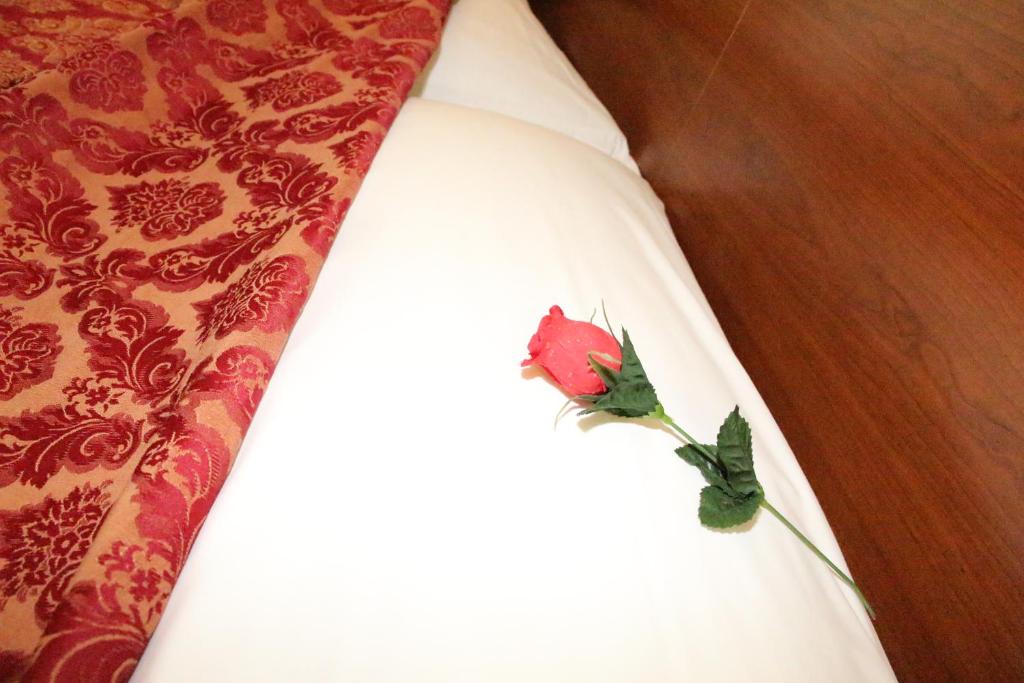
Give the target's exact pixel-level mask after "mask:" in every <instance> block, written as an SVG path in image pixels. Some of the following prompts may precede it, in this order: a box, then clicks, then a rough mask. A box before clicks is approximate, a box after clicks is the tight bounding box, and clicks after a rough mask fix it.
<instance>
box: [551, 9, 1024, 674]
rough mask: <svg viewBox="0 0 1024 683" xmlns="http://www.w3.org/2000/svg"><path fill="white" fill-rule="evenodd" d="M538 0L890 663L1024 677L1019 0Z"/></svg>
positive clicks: (913, 670)
mask: <svg viewBox="0 0 1024 683" xmlns="http://www.w3.org/2000/svg"><path fill="white" fill-rule="evenodd" d="M532 4H533V5H534V10H535V11H536V12H537V14H538V15H539V16H540V18H541V20H542V21H543V22H544V23H545V25H546V26H547V28H548V30H549V31H550V32H551V33H552V35H553V36H554V37H555V39H556V41H557V42H558V43H559V44H560V45H561V46H562V48H563V49H564V50H565V51H566V52H567V54H568V55H569V56H570V58H571V59H572V60H573V62H574V63H575V64H576V65H577V68H578V69H579V70H580V72H581V73H582V74H583V75H584V77H585V78H586V79H587V80H588V82H589V83H590V84H591V86H592V87H593V89H594V90H595V91H596V92H597V94H598V96H599V97H601V99H602V100H603V101H604V102H605V103H606V104H607V106H608V107H609V109H610V110H611V112H612V114H613V115H614V116H615V118H616V119H617V120H618V121H619V123H620V125H621V126H622V128H623V129H624V131H625V133H626V135H627V137H628V138H629V140H630V143H631V146H632V149H633V153H634V156H636V158H637V160H638V161H639V163H640V166H641V168H642V170H643V173H644V175H645V176H646V177H647V178H648V179H649V180H650V181H651V183H652V184H653V185H654V187H655V189H656V190H657V191H658V193H659V194H660V196H661V197H662V199H663V200H664V201H665V202H666V204H667V207H668V210H669V215H670V217H671V218H672V221H673V226H674V228H675V231H676V235H677V237H678V239H679V242H680V243H681V245H682V247H683V250H684V251H685V252H686V254H687V256H688V258H689V260H690V262H691V263H692V265H693V268H694V270H695V271H696V273H697V277H698V279H699V280H700V283H701V285H702V286H703V287H704V289H705V291H706V293H707V295H708V298H709V299H710V301H711V304H712V306H713V307H714V309H715V311H716V312H717V314H718V316H719V318H720V320H721V322H722V325H723V327H724V328H725V331H726V333H727V334H728V336H729V338H730V340H731V342H732V344H733V346H734V348H735V349H736V352H737V354H738V355H739V357H740V359H741V360H742V361H743V364H744V365H745V366H746V368H747V370H748V371H749V372H750V374H751V375H752V376H753V378H754V381H755V383H756V384H757V386H758V388H759V389H760V391H761V393H762V394H763V395H764V398H765V400H766V401H767V402H768V405H769V406H770V407H771V409H772V411H773V412H774V414H775V416H776V418H777V419H778V421H779V423H780V424H781V426H782V430H783V432H784V433H785V434H786V436H787V437H788V439H789V441H790V443H791V444H792V446H793V448H794V450H795V451H796V454H797V457H798V458H799V460H800V463H801V465H802V466H803V468H804V470H805V471H806V472H807V475H808V477H809V478H810V480H811V483H812V485H813V486H814V489H815V491H816V492H817V493H818V496H819V498H820V499H821V502H822V505H823V506H824V508H825V512H826V514H827V515H828V517H829V520H830V521H831V522H832V525H833V527H834V528H835V531H836V534H837V535H838V537H839V541H840V543H841V544H842V545H843V547H844V549H845V551H846V555H847V559H848V560H849V562H850V564H851V566H852V569H853V572H854V574H855V576H856V577H857V578H858V581H859V582H860V584H861V585H862V586H863V587H864V589H865V591H866V592H867V594H868V595H869V596H870V597H871V599H872V600H873V602H874V603H875V606H876V607H877V608H878V612H879V618H878V621H877V623H876V627H877V629H878V633H879V636H880V637H881V639H882V642H883V644H884V645H885V648H886V651H887V652H888V654H889V658H890V660H891V661H892V664H893V667H894V668H895V670H896V673H897V675H898V676H899V678H900V680H902V681H927V682H929V683H930V682H933V681H957V682H960V681H986V682H988V681H1024V2H1021V0H884V1H883V0H750V1H749V2H747V0H711V1H709V0H644V1H642V2H641V1H639V0H534V1H533V2H532ZM779 626H780V625H779V624H778V623H774V622H773V628H777V627H779Z"/></svg>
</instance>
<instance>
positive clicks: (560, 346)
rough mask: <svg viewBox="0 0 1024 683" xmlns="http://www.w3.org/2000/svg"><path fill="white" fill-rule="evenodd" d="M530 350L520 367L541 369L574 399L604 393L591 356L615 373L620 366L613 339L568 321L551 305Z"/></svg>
mask: <svg viewBox="0 0 1024 683" xmlns="http://www.w3.org/2000/svg"><path fill="white" fill-rule="evenodd" d="M529 350H530V357H529V358H527V359H526V360H524V361H523V363H522V365H523V367H526V366H529V365H539V366H541V367H542V368H544V370H545V371H546V372H547V373H548V374H549V375H550V376H551V379H553V380H554V381H555V383H556V384H558V386H560V387H561V388H562V390H564V391H565V392H567V393H569V394H572V395H573V396H580V395H596V394H602V393H604V392H605V391H606V390H607V387H605V385H604V382H603V381H602V380H601V378H600V377H599V376H598V374H597V373H596V372H594V369H593V368H592V367H590V362H589V357H590V356H592V357H593V358H594V360H595V361H597V362H598V363H600V364H601V365H604V366H605V367H608V368H611V369H612V370H616V371H617V370H619V368H620V367H621V365H622V349H621V348H620V347H619V342H617V341H616V340H615V337H613V336H612V335H610V334H608V333H607V332H605V331H604V330H602V329H601V328H600V327H598V326H597V325H594V324H591V323H585V322H582V321H579V320H569V319H568V318H566V317H565V314H564V313H562V309H561V308H559V307H558V306H552V307H551V311H550V312H549V313H548V315H546V316H544V317H543V318H541V321H540V325H539V326H538V327H537V333H536V334H534V335H533V338H532V339H530V346H529ZM609 357H610V358H609ZM611 359H614V361H613V360H611Z"/></svg>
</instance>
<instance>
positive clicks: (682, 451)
mask: <svg viewBox="0 0 1024 683" xmlns="http://www.w3.org/2000/svg"><path fill="white" fill-rule="evenodd" d="M704 450H706V451H707V454H705V453H702V452H701V450H700V449H699V448H697V447H696V446H695V445H693V444H687V445H686V446H683V447H682V448H677V449H676V455H678V456H679V457H680V458H682V459H683V460H685V461H686V462H688V463H689V464H691V465H693V466H694V467H696V468H697V470H698V471H699V472H700V473H701V476H703V477H704V481H706V482H707V483H708V486H706V487H705V488H704V490H702V491H701V492H700V508H699V509H698V511H697V514H698V516H699V517H700V521H701V523H702V524H704V525H706V526H709V527H713V528H715V529H724V528H726V527H730V526H735V525H737V524H743V523H744V522H747V521H749V520H750V519H751V518H752V517H753V516H754V513H755V512H757V508H758V507H759V506H760V504H761V501H762V500H764V490H763V489H762V488H761V484H760V483H759V482H758V481H757V477H756V476H755V475H754V453H753V442H752V439H751V434H750V425H749V424H747V421H746V420H744V419H743V417H742V416H741V415H740V409H739V408H738V407H737V408H735V409H733V411H732V412H731V413H729V416H728V417H727V418H725V422H723V423H722V426H721V428H720V429H719V430H718V444H717V445H715V446H711V445H707V444H705V445H704Z"/></svg>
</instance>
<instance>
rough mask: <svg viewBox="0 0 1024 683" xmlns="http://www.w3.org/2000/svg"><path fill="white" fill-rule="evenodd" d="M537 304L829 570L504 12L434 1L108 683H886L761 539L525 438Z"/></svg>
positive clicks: (600, 165)
mask: <svg viewBox="0 0 1024 683" xmlns="http://www.w3.org/2000/svg"><path fill="white" fill-rule="evenodd" d="M553 304H558V305H560V306H562V307H563V308H564V309H565V311H566V313H567V314H569V315H570V316H571V317H576V318H584V319H586V318H589V317H590V316H591V314H592V313H593V312H594V311H595V310H596V309H598V308H599V307H600V306H601V305H602V304H603V305H604V306H605V307H606V309H607V311H608V314H609V316H610V317H611V319H612V321H613V322H614V323H615V324H616V325H619V324H621V325H625V326H626V327H627V328H628V329H629V331H630V333H631V335H632V337H633V339H634V341H635V342H636V344H637V346H638V348H639V349H640V351H641V353H642V355H643V358H644V361H645V365H646V366H647V369H648V372H649V373H650V375H651V377H652V378H653V379H654V380H655V382H656V383H657V384H658V388H659V393H660V396H661V399H662V401H663V402H664V403H665V404H666V406H668V407H670V409H671V410H672V411H673V414H674V416H675V417H676V419H677V420H678V421H680V422H681V423H683V424H685V425H687V426H688V427H689V428H690V429H691V431H693V432H696V433H698V438H708V439H710V438H712V437H713V432H714V430H715V429H716V426H717V424H718V423H719V422H720V420H721V417H722V415H724V414H725V413H727V412H728V410H729V409H731V408H732V406H733V405H739V406H740V407H741V408H742V410H743V411H744V414H745V415H746V416H747V417H748V419H749V420H750V422H751V425H752V427H753V432H754V448H755V457H756V463H757V466H758V469H759V476H760V479H761V481H762V482H763V484H764V486H765V488H766V489H767V491H768V492H769V493H770V494H771V495H772V496H773V497H774V499H775V502H776V504H777V506H778V507H780V508H781V509H783V511H784V512H785V514H787V515H788V516H789V518H790V519H792V520H793V521H794V522H795V523H797V525H798V526H800V527H801V528H802V529H803V530H804V531H805V532H806V533H807V534H808V535H809V536H810V537H811V538H813V539H814V540H815V542H817V543H818V544H819V546H820V547H821V548H822V549H823V550H824V551H825V552H826V553H827V554H829V555H830V556H832V557H834V558H839V559H840V563H841V552H840V549H839V548H838V547H837V545H836V543H835V540H834V538H833V536H832V533H831V531H830V529H829V526H828V523H827V521H826V520H825V518H824V516H823V514H822V512H821V509H820V507H819V506H818V503H817V501H816V499H815V497H814V493H813V491H812V490H811V489H810V486H809V485H808V483H807V481H806V479H805V478H804V476H803V474H802V472H801V470H800V468H799V466H798V465H797V463H796V460H795V459H794V457H793V454H792V453H791V452H790V450H789V448H788V446H787V444H786V441H785V439H784V437H783V436H782V434H781V433H780V431H779V429H778V428H777V426H776V425H775V422H774V421H773V419H772V417H771V415H770V413H769V412H768V410H767V408H766V407H765V405H764V404H763V402H762V401H761V399H760V397H759V395H758V393H757V390H756V389H755V387H754V386H753V385H752V383H751V382H750V380H749V378H748V377H747V375H746V374H745V372H744V370H743V368H742V367H741V366H740V364H739V363H738V361H737V360H736V358H735V356H734V355H733V353H732V351H731V350H730V348H729V344H728V342H727V340H726V339H725V337H724V335H723V334H722V332H721V330H720V328H719V327H718V324H717V323H716V321H715V317H714V314H713V312H712V311H711V309H710V307H709V306H708V304H707V302H706V300H705V299H704V296H703V295H702V293H701V290H700V288H699V286H698V284H697V282H696V280H695V279H694V277H693V275H692V273H691V271H690V269H689V267H688V265H687V263H686V260H685V258H684V257H683V255H682V253H681V252H680V251H679V249H678V246H677V245H676V242H675V240H674V238H673V236H672V233H671V230H670V229H669V226H668V222H667V219H666V217H665V214H664V210H663V207H662V205H661V203H660V202H659V200H658V199H657V197H656V196H654V194H653V193H652V191H651V190H650V188H649V186H648V185H647V183H646V182H645V181H644V180H643V179H642V178H641V177H640V176H639V174H638V173H637V171H636V166H635V164H634V163H633V161H632V159H631V158H630V157H629V154H628V147H627V145H626V142H625V139H624V137H623V136H622V134H621V132H619V130H618V128H617V127H616V126H615V123H614V121H613V120H612V119H611V117H610V116H609V115H608V113H607V111H605V110H604V108H603V107H602V106H601V105H600V103H599V102H598V101H597V99H596V98H595V97H594V96H593V94H592V93H590V91H589V89H588V88H587V87H586V85H585V84H584V83H583V81H582V80H581V79H580V77H579V76H578V75H577V74H576V73H575V72H574V71H573V69H572V67H571V66H570V65H569V63H568V62H567V60H566V59H565V57H564V56H563V55H562V54H561V53H560V52H559V51H558V50H557V48H556V47H555V46H554V45H553V43H551V41H550V39H549V38H548V37H547V36H546V35H545V34H544V32H543V29H542V28H541V27H540V25H539V24H538V23H537V21H536V20H535V19H534V18H533V16H532V15H531V14H530V12H529V9H528V7H527V5H526V3H525V0H523V1H520V0H460V1H459V2H457V3H456V4H455V6H454V7H453V9H452V11H451V14H450V17H449V20H448V24H447V27H446V30H445V35H444V38H443V40H442V43H441V46H440V49H439V50H438V52H437V54H436V55H435V58H434V60H433V62H432V63H431V64H430V65H428V68H427V70H426V71H425V72H424V74H423V75H421V77H420V79H419V80H418V81H417V83H416V84H415V86H414V87H413V96H412V97H410V99H409V100H408V101H407V102H406V104H405V105H404V107H403V108H402V110H401V112H400V113H399V115H398V117H397V119H396V120H395V122H394V124H393V125H392V127H391V130H390V132H389V134H388V135H387V137H386V139H385V140H384V143H383V145H382V146H381V148H380V150H379V152H378V153H377V156H376V158H375V159H374V161H373V165H372V167H371V168H370V171H369V173H368V174H367V176H366V179H365V182H364V183H363V186H362V188H361V189H360V191H359V194H358V196H357V198H356V200H355V202H354V203H353V205H352V207H351V209H350V211H349V213H348V215H347V217H346V218H345V220H344V223H343V227H342V229H341V230H340V232H339V233H338V237H337V239H336V241H335V244H334V246H333V247H332V251H331V254H330V257H329V258H328V259H327V260H326V262H325V265H324V267H323V269H322V271H321V272H320V275H319V278H318V280H317V282H316V285H315V287H314V288H313V291H312V295H311V297H310V298H309V300H308V302H307V303H306V305H305V308H304V311H303V313H302V315H301V316H300V317H299V318H298V321H297V323H296V324H295V327H294V328H293V329H292V331H291V335H290V337H289V339H288V342H287V346H286V348H285V351H284V354H283V355H282V357H281V360H280V362H279V364H278V366H277V368H276V370H275V371H274V377H273V381H272V382H271V383H270V384H269V387H268V389H267V391H266V394H265V395H264V397H263V399H262V402H261V404H260V408H259V410H258V412H257V413H256V415H255V417H254V419H253V421H252V424H251V426H250V428H249V431H248V434H247V436H246V438H245V441H244V442H243V445H242V448H241V450H240V452H239V454H238V457H237V459H236V461H235V464H234V466H233V469H232V471H231V474H230V476H229V477H228V479H227V482H226V484H225V485H224V487H223V489H222V490H221V492H220V494H219V496H218V497H217V500H216V503H215V504H214V505H213V507H212V509H211V510H210V513H209V516H208V517H207V519H206V522H205V525H204V527H203V529H202V532H201V533H200V534H199V536H198V538H197V540H196V541H195V544H194V545H193V547H192V550H191V554H190V555H189V559H188V561H187V563H186V564H185V567H184V570H183V572H182V573H181V575H180V576H179V577H178V579H177V583H176V585H175V588H174V590H173V593H172V594H171V598H170V600H169V602H168V603H167V605H166V608H165V610H164V613H163V616H162V618H161V620H160V624H159V626H158V628H157V630H156V632H155V633H154V634H153V637H152V639H151V641H150V642H149V645H148V647H147V648H146V650H145V654H144V655H143V657H142V659H141V661H139V663H138V666H137V668H136V669H135V671H134V675H133V676H132V680H133V681H147V682H148V681H153V682H177V681H197V682H199V681H234V680H239V681H240V680H245V681H283V680H289V681H321V680H323V681H328V680H345V681H359V682H361V683H362V682H366V683H371V682H384V681H439V682H440V681H446V682H448V681H483V680H487V681H553V682H554V681H558V682H563V681H578V680H586V681H678V680H709V681H746V680H750V681H754V680H758V681H821V680H829V681H886V680H893V675H892V672H891V669H890V667H889V664H888V662H887V660H886V658H885V654H884V652H883V651H882V649H881V646H880V645H879V643H878V640H877V637H876V636H875V633H874V630H873V628H872V626H871V622H870V619H869V618H868V617H867V615H866V614H865V612H864V610H863V608H862V607H861V606H860V604H859V603H858V601H857V599H856V596H854V595H853V593H852V592H850V591H849V590H847V589H846V588H845V587H844V586H843V585H842V584H841V583H840V582H838V581H837V580H836V579H835V577H834V576H833V575H831V574H830V573H829V572H828V571H827V569H826V568H825V567H824V566H823V565H821V564H820V562H819V561H818V560H817V559H815V558H814V557H813V556H812V555H810V554H809V553H808V552H807V551H806V549H805V548H803V547H802V546H801V545H800V544H799V543H798V542H797V541H796V540H795V539H794V538H793V537H792V536H790V535H789V533H788V532H787V531H786V530H785V529H784V528H783V527H782V526H781V525H780V524H778V523H777V522H776V521H775V520H773V519H771V518H767V517H766V516H764V515H760V516H758V517H756V518H755V520H754V522H753V523H752V524H750V525H748V528H744V529H743V530H742V531H738V532H727V533H723V532H714V531H711V530H709V529H706V528H704V527H702V526H701V525H700V523H699V522H698V520H697V517H696V514H695V513H696V507H697V497H698V491H699V489H700V486H701V482H700V478H699V475H698V474H697V473H696V472H695V471H691V468H688V467H685V466H684V465H683V463H681V462H680V461H679V460H678V458H676V457H675V456H674V455H673V454H672V452H671V450H672V448H674V447H675V446H676V445H678V444H677V443H676V442H675V441H674V440H673V438H672V436H671V435H670V434H669V433H667V432H665V431H663V430H660V429H657V428H655V427H654V426H653V425H646V427H641V426H637V425H636V424H628V423H625V422H622V421H617V420H611V419H603V418H598V417H589V418H586V419H581V420H577V419H576V418H572V417H570V418H564V419H562V420H561V421H560V422H559V423H558V424H557V427H556V426H555V425H554V418H555V415H556V413H557V412H558V411H559V409H560V407H561V405H562V402H563V400H564V397H563V396H561V395H560V394H559V393H558V392H557V391H556V390H555V389H554V388H553V387H552V386H551V384H550V383H549V382H548V381H547V380H545V379H544V377H543V376H541V375H540V374H539V373H537V372H535V371H532V370H520V368H519V361H520V360H521V359H522V358H524V357H525V354H526V343H527V341H528V340H529V337H530V335H531V334H532V332H533V330H534V329H535V328H536V324H537V320H538V319H539V318H540V316H541V315H542V314H543V313H544V312H546V311H547V309H548V307H549V306H551V305H553Z"/></svg>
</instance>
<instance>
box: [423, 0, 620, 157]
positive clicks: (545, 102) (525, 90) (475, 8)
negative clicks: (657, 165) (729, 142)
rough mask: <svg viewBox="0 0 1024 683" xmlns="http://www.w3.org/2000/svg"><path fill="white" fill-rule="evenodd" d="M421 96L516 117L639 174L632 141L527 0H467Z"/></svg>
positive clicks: (455, 12) (455, 13) (452, 20)
mask: <svg viewBox="0 0 1024 683" xmlns="http://www.w3.org/2000/svg"><path fill="white" fill-rule="evenodd" d="M412 94H413V95H416V96H420V97H424V98H426V99H431V100H439V101H442V102H452V103H455V104H462V105H466V106H470V107H476V108H478V109H486V110H489V111H493V112H497V113H499V114H505V115H506V116H512V117H515V118H518V119H522V120H523V121H528V122H530V123H534V124H537V125H540V126H544V127H546V128H550V129H552V130H556V131H558V132H560V133H564V134H565V135H569V136H571V137H574V138H576V139H577V140H580V141H582V142H585V143H587V144H589V145H591V146H593V147H596V148H597V149H599V150H601V151H602V152H604V153H605V154H608V155H609V156H611V157H613V158H615V159H618V160H619V161H621V162H623V163H624V164H626V165H627V166H629V167H630V168H632V169H633V170H636V163H635V162H634V161H633V159H632V158H631V157H630V156H629V147H628V145H627V143H626V138H625V136H624V135H623V134H622V131H620V130H619V127H618V126H617V125H616V124H615V120H614V119H612V117H611V115H610V114H609V113H608V110H607V109H605V108H604V105H602V104H601V102H600V101H599V100H598V99H597V97H596V96H595V95H594V93H593V92H591V90H590V88H588V87H587V84H586V83H585V82H584V81H583V79H582V78H581V77H580V75H579V74H578V73H577V72H576V70H575V69H574V68H573V67H572V64H570V63H569V60H568V59H567V58H566V56H565V55H564V54H563V53H562V51H561V50H559V49H558V47H557V46H556V45H555V43H554V42H553V41H552V40H551V37H550V36H549V35H548V34H547V32H546V31H545V30H544V27H543V26H541V24H540V22H539V21H537V18H536V17H535V16H534V15H533V13H532V12H531V11H530V8H529V5H527V3H526V0H459V2H457V3H455V5H454V6H453V7H452V11H451V14H450V16H449V18H448V23H447V25H446V26H445V31H444V35H443V37H442V39H441V46H440V48H439V50H438V52H437V54H436V55H435V58H434V59H433V60H432V62H431V64H429V65H428V66H427V69H426V70H425V71H424V72H423V75H422V76H421V77H420V79H419V81H418V82H417V84H416V86H415V87H414V89H413V92H412Z"/></svg>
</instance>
